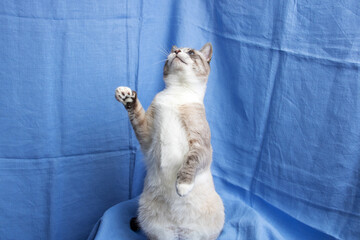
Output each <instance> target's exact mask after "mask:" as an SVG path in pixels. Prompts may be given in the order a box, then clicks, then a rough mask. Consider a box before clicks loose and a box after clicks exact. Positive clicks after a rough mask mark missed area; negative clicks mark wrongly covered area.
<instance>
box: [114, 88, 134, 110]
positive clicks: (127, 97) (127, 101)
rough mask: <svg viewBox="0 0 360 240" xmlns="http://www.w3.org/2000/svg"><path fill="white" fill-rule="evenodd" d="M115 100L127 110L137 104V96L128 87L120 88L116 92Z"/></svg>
mask: <svg viewBox="0 0 360 240" xmlns="http://www.w3.org/2000/svg"><path fill="white" fill-rule="evenodd" d="M115 98H116V100H118V101H119V102H121V103H122V104H123V105H124V107H125V108H126V109H127V110H130V109H132V108H133V107H134V105H135V103H136V100H137V94H136V92H135V91H133V90H131V89H130V88H128V87H118V88H117V89H116V90H115Z"/></svg>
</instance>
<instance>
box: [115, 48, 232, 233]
mask: <svg viewBox="0 0 360 240" xmlns="http://www.w3.org/2000/svg"><path fill="white" fill-rule="evenodd" d="M212 51H213V50H212V45H211V43H207V44H205V45H204V46H203V47H202V48H201V50H195V49H192V48H177V47H176V46H173V47H172V49H171V52H170V54H169V55H168V57H167V60H166V62H165V66H164V70H163V78H164V82H165V89H164V90H163V91H161V92H160V93H158V94H157V95H156V96H155V98H154V100H153V101H152V103H151V105H150V106H149V108H148V110H147V111H146V112H145V110H144V109H143V107H142V105H141V103H140V101H139V99H138V96H137V93H136V91H133V90H131V89H130V88H128V87H118V88H117V89H116V91H115V97H116V99H117V100H118V101H119V102H121V103H123V105H124V106H125V108H126V110H127V112H128V115H129V119H130V122H131V124H132V126H133V129H134V131H135V134H136V137H137V139H138V141H139V143H140V146H141V149H142V151H143V153H144V156H145V163H146V168H147V174H146V177H145V182H144V189H143V192H142V194H141V196H140V200H139V209H138V217H137V219H136V220H135V219H133V220H132V225H134V224H135V225H136V222H138V223H139V225H140V228H141V229H142V230H143V231H144V233H145V234H146V235H147V237H148V238H149V239H151V240H176V239H191V240H197V239H199V240H200V239H201V240H210V239H217V237H218V236H219V234H220V232H221V230H222V228H223V225H224V218H225V213H224V206H223V203H222V200H221V198H220V196H219V195H218V194H217V193H216V191H215V187H214V183H213V177H212V175H211V171H210V165H211V162H212V147H211V143H210V128H209V125H208V122H207V120H206V116H205V108H204V104H203V99H204V95H205V90H206V84H207V81H208V76H209V73H210V60H211V57H212Z"/></svg>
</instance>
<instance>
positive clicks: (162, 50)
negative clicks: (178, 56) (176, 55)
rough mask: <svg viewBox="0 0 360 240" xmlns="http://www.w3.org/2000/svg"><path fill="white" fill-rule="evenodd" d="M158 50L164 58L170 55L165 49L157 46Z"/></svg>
mask: <svg viewBox="0 0 360 240" xmlns="http://www.w3.org/2000/svg"><path fill="white" fill-rule="evenodd" d="M158 49H159V50H160V52H161V53H163V54H165V56H168V55H169V54H170V52H169V51H167V50H165V48H163V47H161V46H159V47H158Z"/></svg>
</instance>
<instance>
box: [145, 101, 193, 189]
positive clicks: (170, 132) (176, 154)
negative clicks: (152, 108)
mask: <svg viewBox="0 0 360 240" xmlns="http://www.w3.org/2000/svg"><path fill="white" fill-rule="evenodd" d="M155 124H156V126H158V128H157V129H156V131H155V133H154V138H153V143H152V144H153V146H152V149H153V151H152V152H151V153H150V154H152V156H151V158H152V159H153V161H152V163H153V164H155V166H152V169H154V168H156V172H157V176H153V177H161V180H162V184H164V182H166V183H168V184H171V186H172V187H173V185H174V183H175V180H176V174H177V172H178V170H179V169H180V167H181V165H182V163H183V161H184V158H185V155H186V153H187V152H188V151H189V145H188V140H187V135H186V132H185V129H184V127H183V124H182V121H181V119H180V114H179V111H178V108H177V107H176V106H167V105H160V106H159V107H158V112H157V116H156V117H155ZM149 174H153V173H149Z"/></svg>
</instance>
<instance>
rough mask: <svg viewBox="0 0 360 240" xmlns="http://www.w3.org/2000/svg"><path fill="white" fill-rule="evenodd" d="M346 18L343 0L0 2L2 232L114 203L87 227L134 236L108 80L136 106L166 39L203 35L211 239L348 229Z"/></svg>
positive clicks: (359, 15)
mask: <svg viewBox="0 0 360 240" xmlns="http://www.w3.org/2000/svg"><path fill="white" fill-rule="evenodd" d="M359 25H360V4H359V2H358V1H357V0H350V1H331V0H327V1H321V2H318V1H306V0H298V1H261V0H257V1H235V0H234V1H224V0H221V1H215V0H214V1H205V0H204V1H196V0H195V1H194V0H192V1H166V0H159V1H156V2H155V1H153V2H150V1H140V0H133V1H115V0H96V1H95V0H94V1H85V0H76V1H72V0H63V1H45V0H39V1H25V0H23V1H15V0H2V1H0V239H2V240H5V239H21V240H24V239H26V240H33V239H34V240H35V239H36V240H39V239H51V240H53V239H55V240H57V239H61V240H66V239H71V240H72V239H86V238H87V237H88V236H89V234H90V232H91V229H92V228H93V226H94V224H95V223H96V222H97V220H98V219H99V218H100V217H101V216H102V215H103V214H104V212H105V211H106V210H107V209H109V208H110V207H112V206H114V205H115V204H117V203H120V204H118V205H116V206H114V207H112V208H110V209H109V210H108V211H106V213H105V214H104V215H103V217H102V218H101V220H99V221H98V223H97V224H96V226H95V227H94V228H93V230H92V233H91V235H90V237H89V239H95V238H96V239H98V240H99V239H100V240H101V239H104V240H105V239H106V240H112V239H144V236H143V235H142V234H141V233H139V234H135V233H132V232H131V231H129V228H128V221H129V219H130V217H131V216H133V215H134V214H135V213H136V206H137V198H136V197H137V196H138V195H139V194H140V193H141V189H142V181H143V177H144V171H145V170H144V166H143V163H142V156H141V153H140V152H139V146H138V143H137V141H136V139H135V137H134V134H133V132H132V129H131V127H130V125H129V121H128V119H127V114H126V112H125V110H124V109H123V107H122V106H121V104H119V103H118V102H116V101H115V99H114V90H115V88H116V87H117V86H120V85H125V86H129V87H131V88H133V89H136V90H137V91H138V93H139V97H140V99H141V101H142V103H143V105H144V106H145V107H147V106H149V104H150V102H151V100H152V98H153V97H154V95H155V94H156V93H157V92H158V91H160V90H161V89H162V88H163V87H164V84H163V82H162V67H163V62H162V60H163V59H165V54H164V53H163V52H164V50H169V49H170V47H171V45H173V44H176V45H178V46H191V47H196V48H200V47H201V46H202V45H203V44H204V43H206V42H208V41H210V42H211V43H212V44H213V47H214V55H213V60H212V62H211V65H212V72H211V75H210V79H209V82H208V90H207V94H206V98H205V105H206V110H207V118H208V121H209V124H210V127H211V130H212V144H213V149H214V161H213V167H212V170H213V175H214V177H215V183H216V188H217V190H218V192H219V193H220V195H221V197H222V198H223V200H224V204H225V207H226V224H225V228H224V231H223V233H222V235H221V237H220V239H224V240H225V239H226V240H228V239H254V240H263V239H333V238H337V239H359V238H360V77H359V76H360V74H359V73H360V71H359V67H360V28H359ZM129 199H132V200H129Z"/></svg>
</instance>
